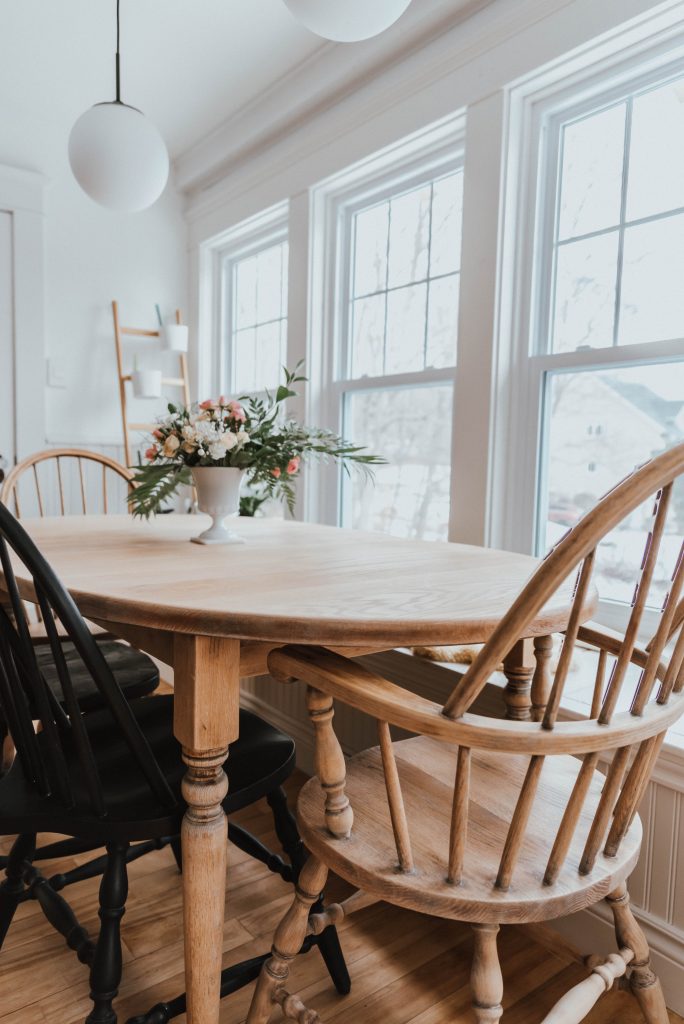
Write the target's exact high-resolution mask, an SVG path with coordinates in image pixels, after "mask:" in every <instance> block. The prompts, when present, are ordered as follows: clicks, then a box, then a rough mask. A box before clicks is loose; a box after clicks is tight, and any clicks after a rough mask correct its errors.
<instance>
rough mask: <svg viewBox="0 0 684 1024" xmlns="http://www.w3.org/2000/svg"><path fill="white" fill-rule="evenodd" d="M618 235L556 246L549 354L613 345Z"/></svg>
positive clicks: (601, 236)
mask: <svg viewBox="0 0 684 1024" xmlns="http://www.w3.org/2000/svg"><path fill="white" fill-rule="evenodd" d="M617 253H618V234H617V232H611V233H610V234H608V235H600V236H599V237H598V238H588V239H585V240H583V241H581V242H568V243H567V244H566V245H562V246H559V248H558V251H557V257H556V260H557V262H556V296H555V310H554V315H553V350H554V352H571V351H574V350H575V349H576V348H578V347H579V346H580V345H590V346H592V347H593V348H602V347H604V346H606V345H612V344H613V319H614V316H615V282H616V275H617Z"/></svg>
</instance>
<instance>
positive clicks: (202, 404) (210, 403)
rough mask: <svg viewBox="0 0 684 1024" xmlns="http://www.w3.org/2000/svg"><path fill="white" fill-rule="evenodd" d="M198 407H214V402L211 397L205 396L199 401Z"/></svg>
mask: <svg viewBox="0 0 684 1024" xmlns="http://www.w3.org/2000/svg"><path fill="white" fill-rule="evenodd" d="M199 407H200V409H215V408H216V402H215V401H214V400H213V398H205V400H204V401H203V402H200V404H199Z"/></svg>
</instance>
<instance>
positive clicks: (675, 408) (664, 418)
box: [601, 374, 684, 429]
mask: <svg viewBox="0 0 684 1024" xmlns="http://www.w3.org/2000/svg"><path fill="white" fill-rule="evenodd" d="M601 379H602V381H603V383H604V384H607V385H608V387H610V388H612V389H613V391H616V392H617V393H618V394H619V395H620V396H621V397H622V398H624V399H625V400H626V401H627V402H629V404H630V405H633V406H634V407H635V408H636V409H638V410H639V411H640V412H641V413H643V414H645V415H646V416H648V417H649V419H651V420H653V422H654V423H655V424H657V426H658V427H659V428H661V429H662V427H663V426H674V425H677V428H678V429H681V428H680V427H679V424H677V418H678V417H679V415H680V413H681V412H682V409H683V408H684V399H682V400H678V399H668V398H662V397H661V396H660V395H658V394H656V392H655V391H651V389H650V388H649V387H647V386H646V385H645V384H638V383H636V382H628V381H621V380H618V379H616V378H615V377H613V376H610V375H608V374H606V375H605V376H604V375H601Z"/></svg>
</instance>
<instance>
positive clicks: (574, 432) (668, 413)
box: [542, 362, 684, 606]
mask: <svg viewBox="0 0 684 1024" xmlns="http://www.w3.org/2000/svg"><path fill="white" fill-rule="evenodd" d="M546 402H547V414H548V420H547V435H546V437H547V448H546V464H545V473H544V480H545V507H544V508H543V510H542V521H543V524H544V529H543V531H542V536H543V538H544V541H543V546H544V547H545V548H548V547H550V546H551V545H552V544H555V543H556V542H557V541H558V540H559V539H560V537H561V536H562V535H563V534H564V533H565V532H566V530H567V529H568V528H569V527H570V526H573V525H574V524H575V523H576V522H577V521H578V519H579V518H580V517H581V516H582V515H583V514H584V512H586V511H587V510H588V509H590V508H591V507H592V506H593V505H595V504H596V502H597V501H598V499H599V498H600V497H602V495H604V494H605V493H606V492H607V491H608V490H609V489H610V488H611V487H613V486H614V485H615V484H616V483H617V482H618V481H619V480H621V479H622V478H623V477H625V476H627V474H628V473H630V472H631V471H632V470H633V469H634V468H635V467H636V466H637V465H639V464H640V463H642V462H644V461H646V460H647V459H649V458H651V457H652V456H653V455H656V454H658V452H661V451H663V450H664V449H666V448H669V447H670V446H671V445H673V444H676V443H678V442H680V441H682V440H684V362H677V363H660V364H652V365H647V366H643V365H642V366H635V367H623V368H620V369H615V370H598V371H591V370H585V371H581V372H575V373H558V374H552V375H550V376H549V379H548V381H547V391H546ZM651 504H652V503H649V506H648V507H646V508H644V509H641V510H638V511H637V512H635V513H634V515H633V516H631V517H630V519H629V521H628V522H627V523H625V524H624V525H622V526H621V527H620V528H619V529H617V530H615V531H613V533H612V534H610V536H609V537H607V538H606V540H605V542H604V543H602V544H601V546H600V548H599V554H598V569H597V586H598V589H599V594H600V597H601V598H602V599H604V600H613V601H623V602H627V603H628V602H630V601H631V599H632V593H633V590H634V583H635V581H636V578H637V571H638V568H639V565H640V563H641V556H642V553H643V549H644V543H645V540H646V534H647V532H648V522H649V521H648V514H649V511H650V505H651ZM668 529H669V531H670V533H669V534H668V535H667V536H666V537H665V538H664V540H663V546H662V551H661V557H660V559H659V561H658V566H657V569H656V572H655V577H654V583H653V586H652V590H651V595H650V598H649V603H650V604H651V605H652V606H660V604H661V603H662V600H663V598H664V597H665V594H666V593H667V590H668V587H669V579H670V575H671V573H672V570H673V568H674V564H675V560H676V558H677V554H678V551H679V547H680V544H681V534H682V531H683V530H684V489H682V488H680V490H679V492H678V494H676V495H675V514H674V515H670V517H669V522H668Z"/></svg>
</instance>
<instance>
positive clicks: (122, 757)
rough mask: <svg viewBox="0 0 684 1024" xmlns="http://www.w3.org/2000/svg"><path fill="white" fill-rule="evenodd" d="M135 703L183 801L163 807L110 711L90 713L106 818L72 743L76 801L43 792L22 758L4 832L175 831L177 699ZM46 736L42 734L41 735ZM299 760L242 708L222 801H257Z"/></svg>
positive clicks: (2, 799) (98, 835)
mask: <svg viewBox="0 0 684 1024" xmlns="http://www.w3.org/2000/svg"><path fill="white" fill-rule="evenodd" d="M131 709H132V711H133V713H134V715H135V718H136V721H137V723H138V725H139V727H140V729H141V731H142V733H143V735H144V737H145V739H146V740H147V742H148V744H149V746H150V748H151V751H152V753H153V755H154V757H155V760H156V761H157V763H158V765H159V767H160V768H161V770H162V772H163V774H164V776H165V778H166V780H167V782H168V783H169V786H170V787H171V790H172V792H173V793H174V795H175V796H176V797H177V800H178V807H177V809H175V810H169V809H168V808H165V807H163V806H162V805H161V804H160V803H159V802H158V801H157V800H156V799H155V797H154V795H153V794H152V792H151V790H150V787H149V785H148V783H147V781H146V779H145V777H144V775H143V773H142V772H141V770H140V768H139V767H138V764H137V762H136V760H135V759H134V757H133V755H132V753H131V751H130V748H129V747H128V745H127V744H126V743H125V742H124V741H123V740H120V739H119V738H118V737H117V741H116V742H112V734H114V735H116V732H115V725H114V721H113V718H112V715H111V712H110V711H109V710H108V709H105V710H100V711H94V712H90V713H86V714H85V715H84V718H83V721H84V723H85V725H86V728H87V731H88V737H89V739H90V743H91V746H92V749H93V753H94V756H95V763H96V768H97V773H98V776H99V779H100V784H101V786H102V792H103V796H104V800H105V804H106V806H107V815H106V817H105V818H102V819H97V818H95V817H94V816H93V813H92V810H91V809H90V808H89V804H88V792H87V789H86V780H85V779H84V777H83V772H82V769H81V766H80V763H79V760H78V757H77V756H76V753H75V751H74V752H73V756H71V752H70V751H69V750H68V749H67V767H68V770H69V778H70V783H71V787H72V791H73V795H74V800H75V805H74V806H73V807H69V808H67V807H65V806H61V807H60V805H59V803H58V802H57V801H56V799H55V795H54V794H51V795H50V796H48V797H42V796H41V795H40V794H39V793H38V792H37V790H36V788H35V786H34V785H33V784H32V783H31V782H30V781H29V780H28V779H27V778H26V775H25V773H24V769H23V767H22V764H21V761H20V759H19V758H17V759H16V760H15V762H14V764H13V765H12V768H11V769H10V771H9V772H8V773H7V775H6V776H5V777H4V778H3V779H2V780H0V807H1V808H2V826H3V828H2V831H3V833H4V834H8V833H14V832H17V833H21V832H25V831H27V830H28V829H29V828H30V830H31V831H39V832H59V831H64V829H65V826H66V822H68V829H69V834H70V835H73V836H76V837H79V838H84V839H93V840H95V841H101V842H102V843H105V842H108V841H110V840H113V839H117V838H119V837H120V836H125V838H126V839H127V840H139V839H150V838H154V837H155V836H166V835H175V834H176V833H178V832H179V831H180V823H181V819H182V817H183V813H184V811H185V803H184V801H183V798H182V796H181V782H182V779H183V775H184V774H185V765H184V763H183V761H182V759H181V749H180V745H179V743H178V741H177V740H176V739H175V737H174V735H173V698H172V697H170V696H162V697H150V698H147V699H144V700H143V699H139V700H134V701H131ZM41 739H42V736H41ZM43 742H45V741H43ZM294 761H295V744H294V741H293V740H292V739H291V738H290V737H289V736H286V735H285V733H282V732H280V730H278V729H275V728H274V727H273V726H271V725H269V724H268V723H267V722H265V721H264V720H263V719H262V718H259V717H258V716H257V715H254V714H252V713H251V712H250V711H245V710H241V711H240V738H239V739H238V740H236V741H235V742H234V743H233V744H231V747H230V753H229V757H228V761H227V762H226V772H227V775H228V784H229V788H228V796H227V797H226V799H225V801H224V804H223V806H224V809H225V811H226V813H227V814H233V813H235V811H238V810H240V809H241V808H242V807H246V806H248V805H249V804H252V803H254V802H255V801H256V800H259V799H260V798H261V797H264V796H266V795H267V794H268V793H270V792H272V790H274V789H275V788H276V787H277V786H280V785H281V784H282V783H283V782H284V781H285V780H286V779H287V777H288V776H289V775H290V774H291V772H292V769H293V767H294Z"/></svg>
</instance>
